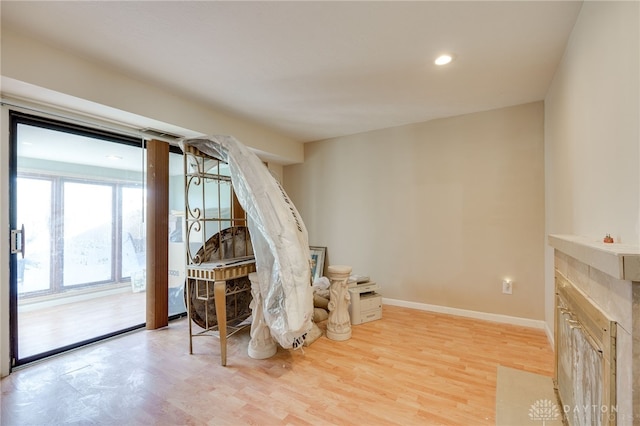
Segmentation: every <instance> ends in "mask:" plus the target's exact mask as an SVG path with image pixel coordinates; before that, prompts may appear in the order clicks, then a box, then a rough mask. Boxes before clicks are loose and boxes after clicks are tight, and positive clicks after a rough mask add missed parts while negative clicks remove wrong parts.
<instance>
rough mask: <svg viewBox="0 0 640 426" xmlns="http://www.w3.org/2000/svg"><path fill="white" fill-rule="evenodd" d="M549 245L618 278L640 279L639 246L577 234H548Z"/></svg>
mask: <svg viewBox="0 0 640 426" xmlns="http://www.w3.org/2000/svg"><path fill="white" fill-rule="evenodd" d="M549 245H550V246H551V247H553V248H554V249H556V250H558V251H561V252H563V253H565V254H567V255H569V256H571V257H573V258H574V259H577V260H579V261H581V262H582V263H585V264H587V265H591V266H593V267H594V268H596V269H598V270H600V271H602V272H604V273H606V274H609V275H611V276H612V277H614V278H617V279H620V280H629V281H640V246H637V245H630V244H619V243H604V242H602V241H601V240H596V239H593V238H588V237H582V236H578V235H558V234H552V235H549Z"/></svg>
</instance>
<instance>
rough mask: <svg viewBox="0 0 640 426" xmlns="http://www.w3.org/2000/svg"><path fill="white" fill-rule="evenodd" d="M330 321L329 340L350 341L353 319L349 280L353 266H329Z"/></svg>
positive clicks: (328, 322) (328, 324)
mask: <svg viewBox="0 0 640 426" xmlns="http://www.w3.org/2000/svg"><path fill="white" fill-rule="evenodd" d="M328 272H329V273H328V274H327V275H328V278H329V281H330V282H331V287H329V319H328V321H327V338H329V339H331V340H348V339H350V338H351V319H350V318H349V300H350V298H349V291H348V280H349V275H350V274H351V266H344V265H335V266H329V268H328Z"/></svg>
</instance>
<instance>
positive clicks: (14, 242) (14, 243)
mask: <svg viewBox="0 0 640 426" xmlns="http://www.w3.org/2000/svg"><path fill="white" fill-rule="evenodd" d="M18 234H20V240H19V241H20V244H18ZM18 245H19V246H20V247H18ZM18 253H20V254H22V258H23V259H24V224H23V225H22V227H21V228H20V229H12V230H11V254H18Z"/></svg>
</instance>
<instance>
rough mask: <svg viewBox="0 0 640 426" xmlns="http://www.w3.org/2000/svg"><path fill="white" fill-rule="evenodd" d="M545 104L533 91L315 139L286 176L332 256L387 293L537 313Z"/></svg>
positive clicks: (312, 236) (314, 240) (540, 307)
mask: <svg viewBox="0 0 640 426" xmlns="http://www.w3.org/2000/svg"><path fill="white" fill-rule="evenodd" d="M543 115H544V113H543V104H542V102H536V103H531V104H526V105H520V106H515V107H510V108H504V109H499V110H494V111H487V112H481V113H476V114H469V115H463V116H459V117H453V118H446V119H441V120H434V121H429V122H425V123H419V124H413V125H408V126H401V127H396V128H390V129H384V130H379V131H373V132H368V133H362V134H357V135H352V136H348V137H342V138H336V139H330V140H325V141H319V142H313V143H308V144H305V161H304V163H303V164H297V165H291V166H286V167H284V187H285V189H286V190H287V193H288V194H289V196H290V197H291V199H292V201H293V202H294V204H295V205H296V207H297V208H298V210H299V211H300V214H301V216H302V218H303V220H304V222H305V225H306V226H307V228H308V231H309V240H310V244H311V245H316V246H326V247H327V264H346V265H351V266H353V269H354V272H355V273H359V274H367V275H370V276H371V277H372V278H373V279H374V280H376V281H377V282H378V283H379V284H380V285H381V287H382V290H381V293H382V295H383V296H384V297H386V298H391V299H398V300H402V301H409V302H416V303H422V304H430V305H439V306H446V307H452V308H456V309H461V310H470V311H476V312H486V313H492V314H498V315H507V316H514V317H520V318H529V319H534V320H542V319H543V318H544V274H543V271H544V244H545V243H544V193H543V191H544V154H543V144H544V141H543V133H544V123H543ZM505 277H510V278H511V279H513V280H514V294H513V295H504V294H502V280H503V278H505Z"/></svg>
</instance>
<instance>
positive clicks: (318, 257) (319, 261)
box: [309, 246, 327, 284]
mask: <svg viewBox="0 0 640 426" xmlns="http://www.w3.org/2000/svg"><path fill="white" fill-rule="evenodd" d="M309 252H310V255H311V284H313V283H314V282H316V280H317V279H318V278H320V277H322V276H323V275H324V258H325V256H326V254H327V248H326V247H317V246H309Z"/></svg>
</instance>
